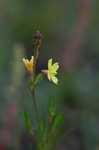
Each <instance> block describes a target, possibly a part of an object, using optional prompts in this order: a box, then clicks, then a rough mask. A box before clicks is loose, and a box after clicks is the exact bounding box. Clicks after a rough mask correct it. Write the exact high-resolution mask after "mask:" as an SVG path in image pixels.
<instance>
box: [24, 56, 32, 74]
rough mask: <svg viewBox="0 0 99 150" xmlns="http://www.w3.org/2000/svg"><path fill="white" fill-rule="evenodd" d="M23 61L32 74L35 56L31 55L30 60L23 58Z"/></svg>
mask: <svg viewBox="0 0 99 150" xmlns="http://www.w3.org/2000/svg"><path fill="white" fill-rule="evenodd" d="M22 60H23V63H24V65H25V67H26V69H27V70H28V71H29V72H30V74H32V72H33V63H34V56H32V57H31V59H30V61H29V60H28V59H25V58H23V59H22Z"/></svg>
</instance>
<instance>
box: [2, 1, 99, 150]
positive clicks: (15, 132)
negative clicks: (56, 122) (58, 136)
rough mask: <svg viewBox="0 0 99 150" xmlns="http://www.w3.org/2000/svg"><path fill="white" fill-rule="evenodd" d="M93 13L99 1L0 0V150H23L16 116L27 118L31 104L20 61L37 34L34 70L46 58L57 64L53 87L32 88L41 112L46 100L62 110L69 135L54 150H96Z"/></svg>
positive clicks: (98, 93)
mask: <svg viewBox="0 0 99 150" xmlns="http://www.w3.org/2000/svg"><path fill="white" fill-rule="evenodd" d="M98 13H99V0H75V1H74V0H61V1H60V0H54V1H53V0H42V1H41V0H38V1H37V0H0V150H8V149H9V150H13V149H14V150H19V149H21V150H22V149H24V150H25V149H27V147H26V145H25V148H24V147H21V145H23V144H24V143H26V141H27V140H26V139H24V137H25V132H26V129H25V126H24V122H23V121H22V119H21V117H20V115H19V112H22V110H23V107H25V109H27V110H30V114H32V113H31V112H32V107H31V103H32V101H31V96H29V92H28V88H27V87H28V83H27V79H26V78H27V73H26V70H25V68H24V65H23V64H22V58H23V57H24V56H27V57H30V56H31V55H33V48H32V35H33V33H34V32H35V31H36V30H40V32H41V33H42V35H43V39H42V44H41V48H40V56H39V60H38V64H37V72H39V71H40V69H45V68H46V67H47V61H48V59H49V58H51V57H52V58H53V59H54V61H58V62H59V63H60V71H59V77H58V78H59V84H58V86H57V87H56V86H55V85H53V83H49V81H48V80H47V78H45V79H44V81H42V82H41V83H40V84H39V86H38V87H37V97H38V103H39V111H40V113H41V114H44V113H45V112H46V111H47V109H48V98H49V96H53V97H55V99H57V102H58V103H59V104H60V109H62V110H63V109H64V128H65V131H66V135H67V133H68V131H70V132H69V134H68V135H67V136H66V137H64V138H63V140H62V141H61V143H60V145H61V146H60V147H59V150H65V149H66V150H98V149H99V42H98V39H99V17H98ZM32 118H33V116H32ZM27 138H28V137H27ZM28 140H29V141H30V140H31V139H28ZM20 147H21V148H20Z"/></svg>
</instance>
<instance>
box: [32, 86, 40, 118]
mask: <svg viewBox="0 0 99 150" xmlns="http://www.w3.org/2000/svg"><path fill="white" fill-rule="evenodd" d="M32 97H33V105H34V109H35V113H36V120H37V121H39V112H38V107H37V103H36V98H35V88H34V89H33V90H32Z"/></svg>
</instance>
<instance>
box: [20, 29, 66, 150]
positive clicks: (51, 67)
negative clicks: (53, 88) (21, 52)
mask: <svg viewBox="0 0 99 150" xmlns="http://www.w3.org/2000/svg"><path fill="white" fill-rule="evenodd" d="M41 39H42V35H41V33H40V32H39V31H36V33H35V34H34V35H33V43H32V44H33V49H34V56H31V59H30V60H28V59H26V58H23V59H22V61H23V63H24V65H25V67H26V69H27V71H28V73H29V90H30V92H31V95H32V99H33V105H34V108H35V114H36V122H37V126H36V128H35V130H32V128H33V125H32V124H31V121H30V118H29V116H28V113H27V112H24V121H25V124H26V127H27V130H28V133H29V134H30V136H33V137H34V138H35V142H36V148H37V150H52V149H53V148H54V149H55V146H54V143H55V141H56V139H58V137H59V136H60V133H61V127H62V120H63V118H62V116H63V114H62V113H58V114H57V109H56V102H54V101H53V99H52V98H50V99H49V108H48V109H49V111H48V117H47V119H46V118H44V116H43V117H42V118H43V119H41V118H40V114H39V109H38V104H37V100H36V95H35V90H36V86H37V85H38V83H39V82H40V81H41V80H42V79H43V77H44V76H45V75H47V77H48V80H49V81H52V82H53V83H54V84H56V85H57V84H58V78H57V77H56V75H57V71H58V69H59V64H58V63H57V62H56V63H54V64H53V63H52V61H53V60H52V58H50V59H49V60H48V69H42V70H41V72H40V73H39V74H38V75H36V62H37V59H38V56H39V48H40V44H41Z"/></svg>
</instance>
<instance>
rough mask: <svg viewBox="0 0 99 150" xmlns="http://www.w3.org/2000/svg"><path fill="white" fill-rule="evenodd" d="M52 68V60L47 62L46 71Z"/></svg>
mask: <svg viewBox="0 0 99 150" xmlns="http://www.w3.org/2000/svg"><path fill="white" fill-rule="evenodd" d="M51 67H52V58H51V59H49V60H48V69H50V68H51Z"/></svg>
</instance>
